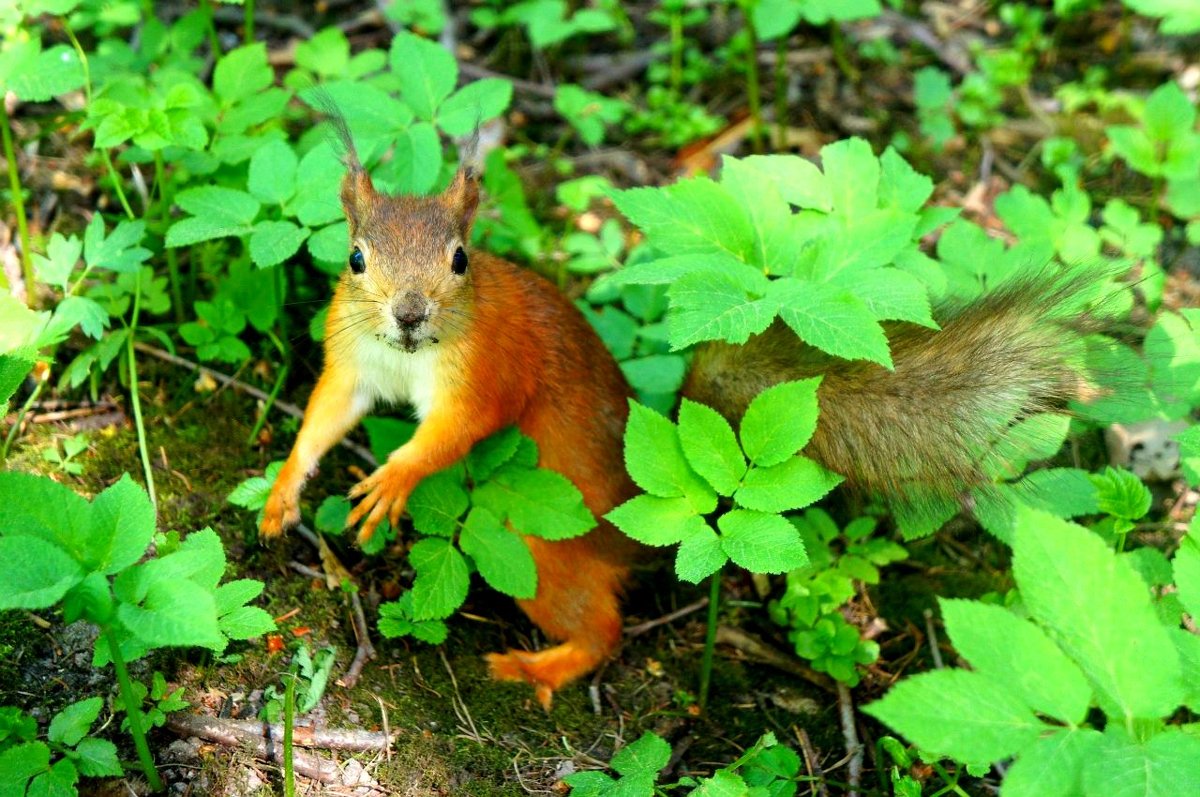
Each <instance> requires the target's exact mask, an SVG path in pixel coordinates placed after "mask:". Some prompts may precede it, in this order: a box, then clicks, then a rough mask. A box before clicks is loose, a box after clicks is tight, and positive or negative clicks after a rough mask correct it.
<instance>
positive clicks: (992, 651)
mask: <svg viewBox="0 0 1200 797" xmlns="http://www.w3.org/2000/svg"><path fill="white" fill-rule="evenodd" d="M940 603H941V607H942V617H943V619H944V620H945V623H946V632H947V633H948V634H949V635H950V641H951V642H953V643H954V647H955V648H956V649H957V650H958V652H959V653H960V654H962V656H963V657H964V658H966V660H967V661H968V662H970V663H971V667H972V668H973V669H974V670H975V671H977V672H980V673H983V674H984V675H987V676H990V677H992V678H994V679H995V680H996V681H998V682H1002V683H1004V684H1005V685H1006V686H1007V688H1008V689H1009V690H1010V691H1011V692H1012V693H1013V694H1014V695H1016V696H1017V697H1020V698H1021V699H1022V700H1023V701H1024V702H1025V704H1026V705H1027V706H1029V707H1030V708H1032V709H1034V710H1036V711H1038V712H1039V713H1042V714H1046V715H1048V716H1051V717H1054V718H1056V719H1059V720H1062V721H1063V722H1065V723H1067V724H1069V725H1078V724H1080V723H1082V722H1083V719H1084V716H1085V715H1086V714H1087V710H1088V707H1089V706H1090V705H1091V699H1092V690H1091V687H1090V686H1089V685H1088V682H1087V679H1086V678H1085V677H1084V675H1083V672H1082V671H1080V669H1079V667H1078V666H1077V665H1076V664H1075V662H1073V661H1071V659H1070V658H1068V657H1067V655H1066V654H1064V653H1063V652H1062V651H1061V650H1060V649H1059V648H1058V646H1057V645H1055V644H1054V643H1053V642H1052V641H1051V640H1050V638H1049V637H1048V636H1046V634H1045V633H1044V632H1043V631H1042V630H1041V629H1040V628H1038V627H1037V626H1036V625H1034V624H1033V623H1031V622H1029V621H1028V620H1023V619H1021V618H1020V617H1017V616H1016V615H1015V614H1013V613H1012V612H1011V611H1009V610H1008V609H1005V608H1002V607H1000V606H993V605H988V604H984V603H979V602H976V601H966V600H947V599H942V600H941V601H940ZM1014 673H1020V677H1019V678H1014V677H1012V675H1013V674H1014Z"/></svg>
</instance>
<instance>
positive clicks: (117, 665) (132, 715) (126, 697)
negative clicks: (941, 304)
mask: <svg viewBox="0 0 1200 797" xmlns="http://www.w3.org/2000/svg"><path fill="white" fill-rule="evenodd" d="M131 339H132V337H131ZM104 638H105V640H107V642H108V653H109V657H110V658H112V663H113V669H114V670H116V671H117V684H118V685H119V686H120V687H121V702H122V703H124V704H125V716H126V717H127V718H128V719H129V735H130V736H132V737H133V746H134V748H136V749H137V754H138V761H139V762H141V765H142V772H144V773H145V774H146V780H148V781H150V788H151V789H152V790H154V791H162V790H163V783H162V780H161V779H160V778H159V777H158V770H157V769H155V768H154V758H153V756H151V755H150V745H148V744H147V743H146V732H145V731H144V730H143V729H142V706H141V701H139V700H138V699H137V697H136V696H135V695H134V694H133V682H132V681H130V680H129V670H128V669H127V668H126V667H125V659H124V658H123V657H122V656H121V645H120V644H119V643H118V641H117V636H116V634H114V633H113V632H112V628H105V629H104Z"/></svg>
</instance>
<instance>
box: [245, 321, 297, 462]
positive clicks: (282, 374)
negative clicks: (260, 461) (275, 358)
mask: <svg viewBox="0 0 1200 797" xmlns="http://www.w3.org/2000/svg"><path fill="white" fill-rule="evenodd" d="M267 337H269V338H270V339H271V342H272V343H274V344H275V348H276V349H278V350H279V354H280V356H282V357H283V366H282V367H281V368H280V369H279V375H278V376H277V377H275V385H274V386H273V387H272V388H271V392H270V393H268V394H267V399H266V403H265V404H263V408H262V412H261V413H260V414H259V416H258V420H257V421H255V422H254V428H253V429H251V430H250V437H249V438H247V439H246V445H249V446H252V445H254V441H255V440H257V439H258V433H259V431H260V430H261V429H262V428H263V424H264V423H266V422H267V414H268V413H269V412H270V411H271V407H272V406H273V405H274V404H275V399H276V397H277V396H278V395H279V391H280V389H281V388H282V387H283V383H284V381H286V380H287V375H288V367H289V365H288V353H287V349H286V348H285V347H284V345H283V341H281V340H280V339H279V336H277V335H276V334H275V333H274V332H272V331H270V330H267Z"/></svg>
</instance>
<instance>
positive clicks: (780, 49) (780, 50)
mask: <svg viewBox="0 0 1200 797" xmlns="http://www.w3.org/2000/svg"><path fill="white" fill-rule="evenodd" d="M787 54H788V37H787V34H786V33H785V34H783V35H782V36H780V37H779V41H777V42H776V43H775V150H776V151H777V152H783V151H785V150H786V149H787V130H788V128H787V69H786V68H785V67H786V65H787Z"/></svg>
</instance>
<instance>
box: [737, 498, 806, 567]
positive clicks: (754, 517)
mask: <svg viewBox="0 0 1200 797" xmlns="http://www.w3.org/2000/svg"><path fill="white" fill-rule="evenodd" d="M717 527H718V528H719V529H720V530H721V547H722V549H723V550H724V551H725V553H726V554H727V555H728V556H729V558H730V559H732V560H733V561H734V562H735V563H736V564H738V565H740V566H742V567H744V568H746V569H747V570H749V571H750V572H752V573H786V572H787V571H789V570H795V569H796V568H797V567H802V566H804V565H806V564H808V554H807V553H806V552H805V550H804V541H803V540H801V539H800V533H799V532H798V531H796V527H795V526H793V525H792V524H791V523H789V522H788V521H787V520H785V519H784V518H782V517H780V516H779V515H773V514H768V513H765V512H751V511H748V510H745V509H735V510H733V511H732V512H728V513H726V514H724V515H722V516H721V517H719V518H718V519H717Z"/></svg>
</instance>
